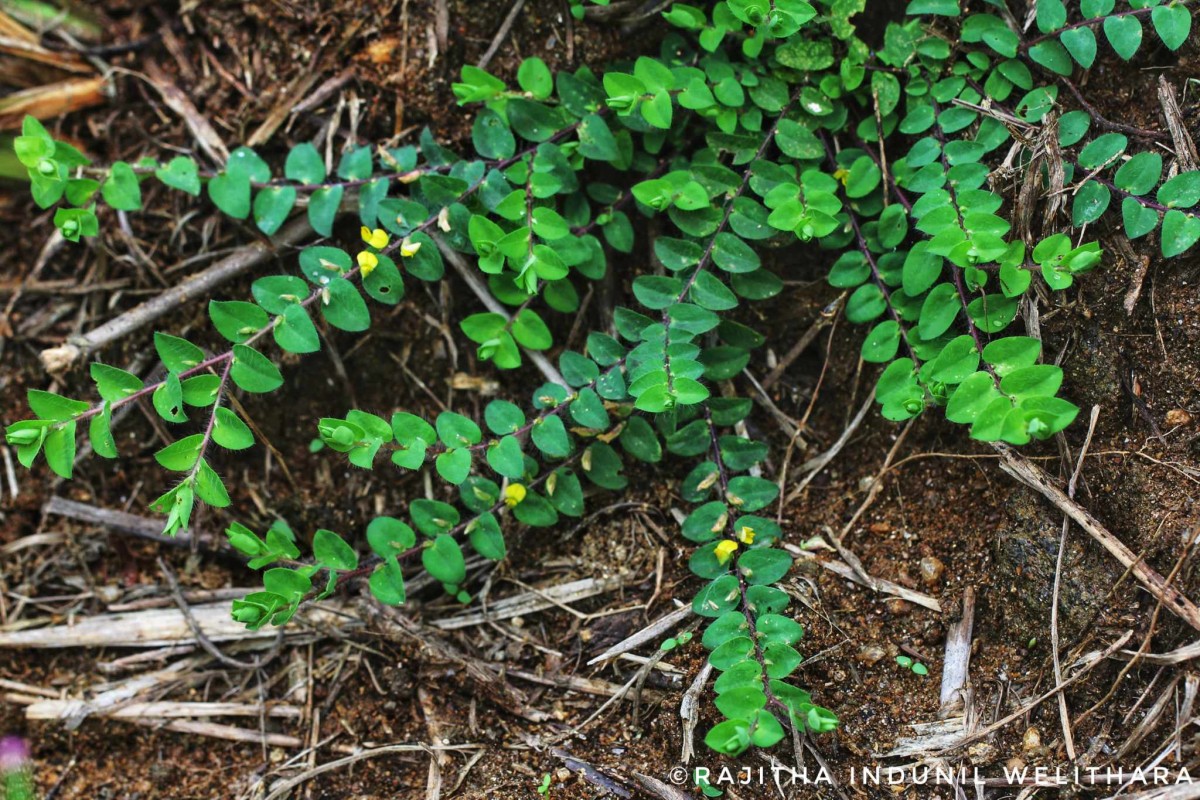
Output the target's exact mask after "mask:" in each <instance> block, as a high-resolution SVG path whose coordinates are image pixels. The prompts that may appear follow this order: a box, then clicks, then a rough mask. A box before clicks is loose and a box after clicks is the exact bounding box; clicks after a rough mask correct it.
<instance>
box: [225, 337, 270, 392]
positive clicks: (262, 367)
mask: <svg viewBox="0 0 1200 800" xmlns="http://www.w3.org/2000/svg"><path fill="white" fill-rule="evenodd" d="M229 374H230V377H231V378H232V379H233V382H234V383H235V384H237V385H238V386H239V387H240V388H242V389H244V390H245V391H247V392H254V393H263V392H273V391H275V390H276V389H278V388H279V387H280V386H282V385H283V375H281V374H280V372H279V368H278V367H276V366H275V364H274V363H272V362H271V359H269V358H267V357H266V356H264V355H263V354H262V353H260V352H258V351H257V350H255V349H254V348H252V347H247V346H245V345H242V344H235V345H234V346H233V367H232V369H231V370H230V373H229Z"/></svg>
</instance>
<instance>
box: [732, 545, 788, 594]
mask: <svg viewBox="0 0 1200 800" xmlns="http://www.w3.org/2000/svg"><path fill="white" fill-rule="evenodd" d="M791 566H792V557H791V556H789V555H788V554H787V553H785V552H784V551H782V550H778V549H776V548H773V547H768V548H762V549H755V550H750V551H748V552H746V553H744V554H742V556H741V557H740V558H739V559H738V561H737V568H738V571H739V572H741V573H742V576H743V577H744V578H745V579H746V582H747V583H749V584H750V585H752V586H756V585H760V584H772V583H778V582H779V580H780V579H782V578H783V576H784V575H786V574H787V571H788V570H789V569H790V568H791Z"/></svg>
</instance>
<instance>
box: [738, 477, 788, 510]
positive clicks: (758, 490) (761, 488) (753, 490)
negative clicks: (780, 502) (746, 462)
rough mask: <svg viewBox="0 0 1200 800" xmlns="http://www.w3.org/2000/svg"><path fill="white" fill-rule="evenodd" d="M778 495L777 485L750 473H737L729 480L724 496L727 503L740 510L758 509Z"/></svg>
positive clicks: (768, 503) (771, 501)
mask: <svg viewBox="0 0 1200 800" xmlns="http://www.w3.org/2000/svg"><path fill="white" fill-rule="evenodd" d="M778 496H779V486H778V485H776V484H775V483H772V482H771V481H769V480H766V479H765V478H756V477H754V476H752V475H739V476H738V477H736V478H732V479H731V480H730V481H729V490H728V492H727V493H726V495H725V497H726V499H727V500H728V501H729V504H730V505H732V506H734V507H736V508H737V509H739V510H740V511H758V510H759V509H760V508H765V507H767V506H768V505H770V504H771V503H773V502H774V501H775V498H776V497H778Z"/></svg>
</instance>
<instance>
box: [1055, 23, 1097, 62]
mask: <svg viewBox="0 0 1200 800" xmlns="http://www.w3.org/2000/svg"><path fill="white" fill-rule="evenodd" d="M1058 38H1059V41H1061V42H1062V43H1063V47H1065V48H1067V52H1068V53H1070V54H1071V57H1072V58H1074V59H1075V61H1076V62H1078V64H1079V66H1081V67H1083V68H1084V69H1090V68H1091V66H1092V64H1093V63H1095V61H1096V34H1095V33H1093V32H1092V29H1091V28H1088V27H1082V28H1072V29H1070V30H1066V31H1063V32H1062V34H1061V35H1059V37H1058Z"/></svg>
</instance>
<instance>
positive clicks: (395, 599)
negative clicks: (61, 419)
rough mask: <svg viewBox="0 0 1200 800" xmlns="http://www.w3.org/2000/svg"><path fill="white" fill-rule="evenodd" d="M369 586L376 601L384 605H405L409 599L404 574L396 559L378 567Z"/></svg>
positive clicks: (368, 583)
mask: <svg viewBox="0 0 1200 800" xmlns="http://www.w3.org/2000/svg"><path fill="white" fill-rule="evenodd" d="M367 585H368V587H369V588H370V590H371V594H372V595H373V596H374V597H375V599H376V600H378V601H379V602H381V603H383V604H384V605H389V606H399V605H403V604H404V601H405V600H406V599H407V595H406V593H405V589H404V573H403V572H402V571H401V570H400V565H399V564H398V563H396V560H395V559H394V558H393V559H389V560H387V561H385V562H383V563H382V564H380V565H379V566H378V567H376V568H375V571H374V572H372V573H371V577H370V578H369V579H368V581H367Z"/></svg>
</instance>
